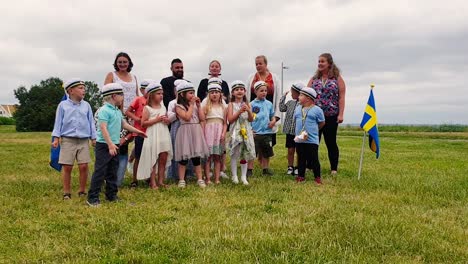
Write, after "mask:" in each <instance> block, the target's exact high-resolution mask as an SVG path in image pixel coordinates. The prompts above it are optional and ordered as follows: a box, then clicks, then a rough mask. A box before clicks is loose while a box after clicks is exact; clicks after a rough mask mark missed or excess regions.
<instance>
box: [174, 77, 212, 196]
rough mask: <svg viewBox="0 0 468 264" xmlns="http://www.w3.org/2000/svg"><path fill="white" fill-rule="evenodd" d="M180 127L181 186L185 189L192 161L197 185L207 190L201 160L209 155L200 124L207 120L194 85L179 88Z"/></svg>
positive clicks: (178, 136) (178, 139) (178, 154)
mask: <svg viewBox="0 0 468 264" xmlns="http://www.w3.org/2000/svg"><path fill="white" fill-rule="evenodd" d="M175 111H176V114H177V117H178V118H179V121H180V127H179V129H178V130H177V135H176V144H175V160H176V161H178V162H179V171H178V173H179V184H178V186H179V187H180V188H185V169H186V166H187V163H188V160H189V159H190V160H192V163H193V167H194V169H195V174H196V176H197V184H198V186H200V187H201V188H205V187H206V184H205V181H204V180H203V175H202V170H201V159H202V158H206V157H208V155H209V151H208V147H207V145H206V141H205V137H204V135H203V130H202V127H201V125H200V122H203V121H204V120H205V113H203V111H202V109H201V107H200V98H198V97H196V96H195V89H194V87H193V84H191V83H189V82H185V83H181V84H179V85H178V86H177V105H176V108H175Z"/></svg>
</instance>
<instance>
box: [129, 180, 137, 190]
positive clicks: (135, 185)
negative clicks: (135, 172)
mask: <svg viewBox="0 0 468 264" xmlns="http://www.w3.org/2000/svg"><path fill="white" fill-rule="evenodd" d="M137 186H138V182H136V181H134V182H132V183H130V188H132V189H133V188H136V187H137Z"/></svg>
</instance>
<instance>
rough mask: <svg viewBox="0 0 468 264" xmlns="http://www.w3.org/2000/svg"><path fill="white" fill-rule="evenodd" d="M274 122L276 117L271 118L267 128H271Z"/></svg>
mask: <svg viewBox="0 0 468 264" xmlns="http://www.w3.org/2000/svg"><path fill="white" fill-rule="evenodd" d="M275 124H276V118H275V119H273V120H271V121H270V123H268V128H273V127H274V126H275Z"/></svg>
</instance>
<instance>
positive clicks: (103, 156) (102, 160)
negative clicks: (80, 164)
mask: <svg viewBox="0 0 468 264" xmlns="http://www.w3.org/2000/svg"><path fill="white" fill-rule="evenodd" d="M95 156H96V162H95V163H94V173H93V176H92V178H91V186H90V187H89V191H88V201H90V202H96V201H99V193H100V192H101V188H102V185H103V184H104V181H106V199H107V200H109V201H114V200H115V199H116V198H117V191H118V188H117V169H118V167H119V155H115V156H111V155H110V154H109V147H108V146H107V144H106V143H99V142H97V143H96V152H95Z"/></svg>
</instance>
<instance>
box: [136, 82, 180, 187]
mask: <svg viewBox="0 0 468 264" xmlns="http://www.w3.org/2000/svg"><path fill="white" fill-rule="evenodd" d="M145 93H146V96H147V99H148V100H147V104H146V106H145V107H144V109H143V115H142V118H141V124H142V126H143V127H145V128H146V135H147V138H146V139H145V140H144V142H143V147H142V152H141V159H140V163H139V166H138V174H137V179H138V180H143V179H148V178H149V179H150V187H151V188H152V189H158V188H159V187H166V185H165V184H164V179H165V172H166V167H168V166H169V165H170V164H171V159H172V144H171V136H170V134H169V129H168V127H167V125H168V124H169V123H170V121H169V118H168V117H167V111H166V107H165V106H164V104H163V103H162V100H163V89H162V86H161V84H159V83H158V82H152V83H150V84H149V85H148V86H147V87H146V91H145ZM156 175H158V179H157V183H156Z"/></svg>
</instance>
